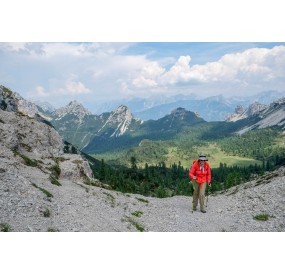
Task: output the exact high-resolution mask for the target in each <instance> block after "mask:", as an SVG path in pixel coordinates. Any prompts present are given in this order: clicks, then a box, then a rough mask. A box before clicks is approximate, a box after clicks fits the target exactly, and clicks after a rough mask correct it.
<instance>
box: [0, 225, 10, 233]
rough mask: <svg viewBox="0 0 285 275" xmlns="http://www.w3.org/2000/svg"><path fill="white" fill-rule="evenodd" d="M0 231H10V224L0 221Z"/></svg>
mask: <svg viewBox="0 0 285 275" xmlns="http://www.w3.org/2000/svg"><path fill="white" fill-rule="evenodd" d="M0 231H1V232H9V231H11V226H10V225H9V224H7V223H0Z"/></svg>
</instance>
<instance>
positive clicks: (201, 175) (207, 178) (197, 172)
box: [189, 160, 211, 183]
mask: <svg viewBox="0 0 285 275" xmlns="http://www.w3.org/2000/svg"><path fill="white" fill-rule="evenodd" d="M194 176H196V181H197V182H198V183H204V182H208V183H210V182H211V169H210V165H209V163H208V162H205V163H204V167H201V166H200V164H199V161H198V160H195V161H194V162H193V165H192V167H191V168H190V169H189V178H190V179H191V180H193V177H194Z"/></svg>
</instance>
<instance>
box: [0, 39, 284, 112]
mask: <svg viewBox="0 0 285 275" xmlns="http://www.w3.org/2000/svg"><path fill="white" fill-rule="evenodd" d="M0 60H1V64H0V79H1V85H4V86H7V87H8V88H10V89H11V90H13V91H16V92H18V93H20V95H21V96H22V97H24V98H26V99H29V100H40V101H47V102H49V103H51V104H52V105H53V106H54V107H56V108H58V107H61V106H64V105H66V104H68V103H69V102H70V101H71V100H77V101H79V102H81V103H82V104H87V105H88V106H89V108H90V107H91V106H92V104H94V105H98V103H99V104H100V103H104V102H108V101H110V100H117V99H130V98H134V97H141V98H148V97H156V98H157V97H168V96H173V95H176V94H185V95H189V94H196V95H198V96H199V97H208V96H213V95H218V94H222V95H224V96H226V97H230V96H233V95H241V96H242V95H253V94H256V93H258V92H263V91H268V90H276V91H279V92H283V91H284V93H285V43H284V42H277V43H274V42H266V43H261V42H259V43H255V42H212V43H210V42H105V43H104V42H103V43H101V42H89V43H82V42H70V43H68V42H67V43H66V42H21V43H19V42H9V43H6V42H1V43H0Z"/></svg>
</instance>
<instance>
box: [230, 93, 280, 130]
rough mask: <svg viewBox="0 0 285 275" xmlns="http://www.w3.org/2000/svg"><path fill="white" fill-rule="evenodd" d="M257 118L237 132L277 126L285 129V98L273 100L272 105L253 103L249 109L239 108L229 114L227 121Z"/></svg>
mask: <svg viewBox="0 0 285 275" xmlns="http://www.w3.org/2000/svg"><path fill="white" fill-rule="evenodd" d="M247 118H255V122H254V123H251V124H248V125H246V126H245V127H243V128H242V129H240V130H239V131H237V133H239V134H242V133H245V132H247V131H250V130H252V129H262V128H267V127H272V126H277V127H279V128H281V129H285V98H281V99H279V100H276V101H274V102H272V103H271V104H270V105H263V104H259V103H257V102H256V103H254V104H251V105H250V106H249V107H248V108H247V109H243V108H237V109H236V112H235V113H234V114H232V115H230V116H228V118H227V121H239V120H244V119H247Z"/></svg>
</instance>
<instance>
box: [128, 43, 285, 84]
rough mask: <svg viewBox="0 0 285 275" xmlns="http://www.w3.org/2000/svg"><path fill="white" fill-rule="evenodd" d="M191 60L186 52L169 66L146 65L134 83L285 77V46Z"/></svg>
mask: <svg viewBox="0 0 285 275" xmlns="http://www.w3.org/2000/svg"><path fill="white" fill-rule="evenodd" d="M190 62H191V57H190V56H189V55H186V56H180V57H179V58H178V60H177V61H176V62H175V64H174V65H173V66H171V67H170V68H169V70H166V69H164V68H162V67H160V66H159V65H158V64H156V68H157V70H147V69H146V68H147V67H144V68H142V69H141V72H140V74H139V75H138V76H137V77H136V78H135V79H134V80H133V81H132V84H133V86H134V87H137V88H143V87H150V86H156V87H157V86H160V85H161V86H166V85H176V84H177V85H178V84H179V83H185V84H187V83H188V84H189V85H191V84H195V85H196V84H197V83H200V84H201V85H203V84H205V83H208V84H209V83H216V82H220V83H225V82H227V83H228V82H240V83H245V82H246V83H247V84H248V85H251V84H252V85H255V84H256V82H263V83H265V82H272V81H274V80H275V79H276V78H278V77H282V76H283V77H284V73H285V47H284V46H277V47H274V48H272V49H265V48H253V49H249V50H246V51H243V52H240V53H232V54H226V55H224V56H223V57H222V58H220V59H219V60H217V61H215V62H208V63H206V64H204V65H193V66H190ZM150 64H151V63H150ZM149 66H150V65H149ZM150 68H151V66H150ZM154 84H155V85H154Z"/></svg>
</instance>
